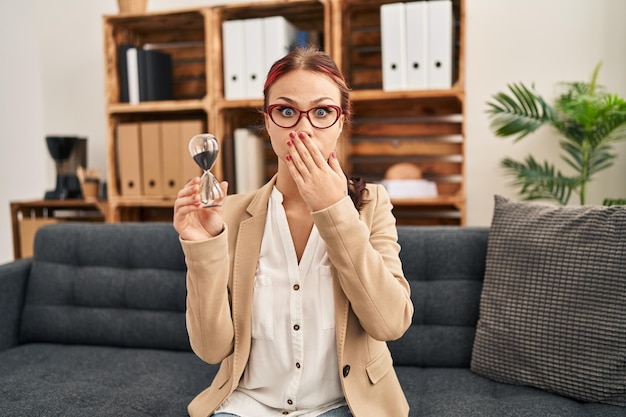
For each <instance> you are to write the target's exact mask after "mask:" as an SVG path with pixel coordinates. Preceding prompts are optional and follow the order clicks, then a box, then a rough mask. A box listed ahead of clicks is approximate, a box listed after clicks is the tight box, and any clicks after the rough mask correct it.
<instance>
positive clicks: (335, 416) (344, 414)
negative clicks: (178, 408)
mask: <svg viewBox="0 0 626 417" xmlns="http://www.w3.org/2000/svg"><path fill="white" fill-rule="evenodd" d="M213 417H241V416H238V415H235V414H230V413H217V414H213ZM319 417H352V413H351V412H350V409H349V408H348V406H347V405H344V406H343V407H339V408H335V409H334V410H330V411H327V412H325V413H324V414H320V415H319Z"/></svg>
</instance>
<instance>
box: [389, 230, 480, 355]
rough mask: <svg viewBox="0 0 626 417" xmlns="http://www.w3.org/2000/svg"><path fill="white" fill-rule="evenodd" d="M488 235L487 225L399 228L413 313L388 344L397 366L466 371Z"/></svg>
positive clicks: (476, 316)
mask: <svg viewBox="0 0 626 417" xmlns="http://www.w3.org/2000/svg"><path fill="white" fill-rule="evenodd" d="M488 235H489V229H488V228H486V227H484V228H480V227H449V226H448V227H446V226H441V227H439V226H435V227H415V226H399V227H398V241H399V243H400V246H401V248H402V249H401V251H400V257H401V259H402V267H403V270H404V274H405V276H406V278H407V279H408V280H409V283H410V285H411V299H412V300H413V305H414V307H415V314H414V315H413V323H412V325H411V327H410V328H409V330H408V331H407V332H406V333H405V335H404V336H403V337H402V338H400V339H399V340H397V341H394V342H391V343H389V347H390V349H391V353H392V356H393V359H394V364H395V365H398V366H424V367H469V365H470V361H471V356H472V345H473V343H474V334H475V332H476V322H477V321H478V312H479V304H480V294H481V290H482V281H483V276H484V273H485V259H486V256H487V238H488Z"/></svg>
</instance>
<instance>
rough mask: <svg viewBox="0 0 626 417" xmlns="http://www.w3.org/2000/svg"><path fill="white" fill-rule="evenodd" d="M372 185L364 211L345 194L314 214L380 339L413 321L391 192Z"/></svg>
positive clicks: (364, 322) (357, 305) (361, 315)
mask: <svg viewBox="0 0 626 417" xmlns="http://www.w3.org/2000/svg"><path fill="white" fill-rule="evenodd" d="M368 190H369V196H368V199H367V200H366V205H365V207H364V208H363V209H362V213H361V215H359V212H358V211H357V210H356V209H355V207H354V205H353V203H352V201H351V200H350V198H349V197H345V198H344V199H342V200H340V201H339V202H337V203H336V204H334V205H333V206H331V207H329V208H326V209H324V210H320V211H317V212H314V213H313V220H314V222H315V225H316V227H317V228H318V230H319V233H320V235H321V236H322V238H323V239H324V241H325V242H326V247H327V251H328V257H329V259H330V261H331V262H332V264H333V266H334V267H335V268H336V271H337V279H338V280H339V283H340V285H341V288H342V289H343V291H344V293H345V294H346V297H347V298H348V300H350V304H351V308H352V310H353V311H354V313H355V314H356V316H357V317H358V319H359V322H360V323H361V326H363V328H364V329H365V331H366V332H367V333H368V334H369V335H370V336H371V337H373V338H375V339H378V340H385V341H387V340H395V339H398V338H399V337H401V336H402V335H403V334H404V332H405V331H406V329H408V327H409V326H410V325H411V320H412V317H413V304H412V302H411V297H410V287H409V283H408V282H407V280H406V279H405V278H404V273H403V271H402V264H401V262H400V245H399V244H398V233H397V229H396V221H395V218H394V216H393V214H392V212H391V209H392V205H391V201H390V199H389V195H388V194H387V192H386V191H385V189H384V188H383V187H382V186H381V185H374V186H371V187H368Z"/></svg>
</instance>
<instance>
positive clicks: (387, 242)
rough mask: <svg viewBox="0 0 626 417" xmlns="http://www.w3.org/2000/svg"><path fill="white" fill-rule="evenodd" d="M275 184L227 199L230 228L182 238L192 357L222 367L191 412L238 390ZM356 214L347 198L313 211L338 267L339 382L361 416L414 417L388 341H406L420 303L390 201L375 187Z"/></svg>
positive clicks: (199, 414)
mask: <svg viewBox="0 0 626 417" xmlns="http://www.w3.org/2000/svg"><path fill="white" fill-rule="evenodd" d="M274 184H275V178H274V179H272V181H270V182H269V183H268V184H266V185H265V186H263V187H262V188H261V189H259V190H258V191H256V192H255V193H252V194H246V195H232V196H229V197H228V198H227V199H226V202H225V203H224V222H225V229H224V232H223V233H221V234H220V235H218V236H216V237H215V238H212V239H209V240H207V241H203V242H187V241H183V240H182V239H181V245H182V247H183V251H184V253H185V259H186V263H187V268H188V273H187V315H186V318H187V331H188V333H189V340H190V343H191V347H192V349H193V351H194V352H195V353H196V354H197V355H198V356H199V357H200V358H201V359H203V360H204V361H206V362H208V363H220V362H221V366H220V369H219V371H218V373H217V375H216V376H215V378H214V380H213V382H212V384H211V386H210V387H208V388H207V389H205V390H204V391H202V392H201V393H200V394H199V395H198V396H197V397H196V398H194V399H193V400H192V401H191V403H190V404H189V406H188V411H189V414H190V416H191V417H206V416H210V415H211V414H212V413H213V411H215V409H216V408H217V407H218V406H219V405H220V404H221V403H222V402H223V401H224V400H225V399H226V398H227V397H228V395H230V393H231V392H233V391H234V390H235V388H236V387H237V384H238V382H239V380H240V378H241V376H242V375H243V372H244V369H245V367H246V363H247V362H248V356H249V354H250V343H251V338H252V335H251V313H250V311H251V305H252V289H253V281H254V274H255V270H256V265H257V260H258V255H259V251H260V248H261V239H262V237H263V230H264V227H265V218H266V214H267V203H268V199H269V197H270V193H271V190H272V188H273V186H274ZM368 191H369V193H368V196H367V198H366V201H367V204H366V205H365V206H364V207H363V209H362V210H361V213H359V212H357V210H356V209H355V208H354V205H353V203H352V201H351V200H350V198H348V197H346V198H344V199H343V200H341V201H339V202H338V203H336V204H335V205H333V206H331V207H329V208H327V209H324V210H321V211H318V212H314V213H313V221H314V222H315V225H316V227H317V228H318V231H319V233H320V236H321V237H322V238H323V239H324V241H325V242H326V246H327V250H328V257H329V259H330V261H331V262H332V265H333V269H332V273H333V279H334V294H335V323H336V330H335V331H336V338H337V358H336V360H337V361H338V365H339V372H340V375H339V378H340V380H341V384H342V387H343V392H344V395H345V398H346V401H347V403H348V405H349V407H350V410H351V411H352V414H353V415H354V416H355V417H371V416H376V417H403V416H408V412H409V406H408V403H407V401H406V398H405V396H404V394H403V392H402V388H401V387H400V384H399V382H398V379H397V376H396V373H395V371H394V369H393V366H392V359H391V355H390V353H389V349H388V348H387V344H386V342H385V341H388V340H394V339H397V338H399V337H400V336H402V334H403V333H404V332H405V331H406V329H407V328H408V327H409V325H410V323H411V318H412V316H413V304H412V303H411V299H410V289H409V284H408V282H407V281H406V279H405V278H404V275H403V272H402V265H401V263H400V259H399V256H398V254H399V250H400V247H399V245H398V243H397V231H396V225H395V219H394V217H393V215H392V214H391V208H392V206H391V202H390V200H389V196H388V195H387V193H386V191H385V190H384V188H383V187H382V186H380V185H368Z"/></svg>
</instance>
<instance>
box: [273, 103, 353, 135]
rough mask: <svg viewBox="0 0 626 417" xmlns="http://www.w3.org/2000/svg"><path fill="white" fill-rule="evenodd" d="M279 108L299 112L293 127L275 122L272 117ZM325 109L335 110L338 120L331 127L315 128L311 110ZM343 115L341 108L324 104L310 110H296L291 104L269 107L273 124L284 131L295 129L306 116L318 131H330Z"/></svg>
mask: <svg viewBox="0 0 626 417" xmlns="http://www.w3.org/2000/svg"><path fill="white" fill-rule="evenodd" d="M277 107H289V108H290V109H294V110H296V111H297V112H299V115H298V118H297V119H296V121H295V122H294V123H293V124H292V125H291V126H282V125H279V124H278V123H277V122H276V120H274V118H273V117H272V110H274V109H275V108H277ZM324 108H331V109H333V110H335V111H336V112H337V118H336V119H335V121H334V122H332V123H331V124H330V125H328V126H326V127H318V126H315V123H313V120H311V118H310V117H309V112H310V111H311V110H315V109H324ZM342 114H343V110H342V109H341V107H339V106H335V105H334V104H324V105H321V106H315V107H311V108H310V109H308V110H300V109H298V108H296V107H294V106H291V105H289V104H283V103H281V104H271V105H269V106H268V107H267V115H268V116H269V117H270V120H271V121H272V122H274V124H275V125H276V126H278V127H282V128H283V129H290V128H292V127H294V126H295V125H297V124H298V123H299V122H300V119H302V115H304V116H305V117H306V118H307V119H309V123H311V126H313V127H314V128H316V129H328V128H331V127H333V126H334V125H335V124H336V123H337V121H339V118H340V117H341V115H342Z"/></svg>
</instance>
